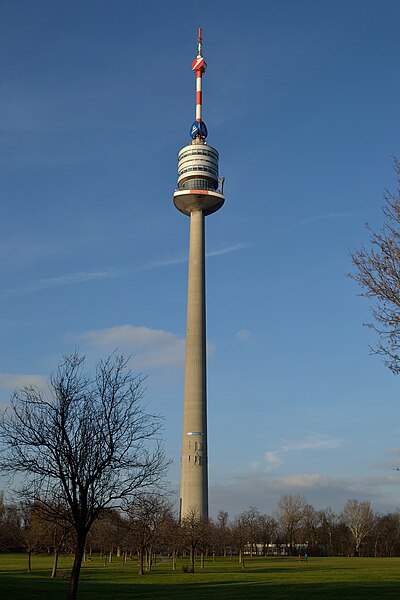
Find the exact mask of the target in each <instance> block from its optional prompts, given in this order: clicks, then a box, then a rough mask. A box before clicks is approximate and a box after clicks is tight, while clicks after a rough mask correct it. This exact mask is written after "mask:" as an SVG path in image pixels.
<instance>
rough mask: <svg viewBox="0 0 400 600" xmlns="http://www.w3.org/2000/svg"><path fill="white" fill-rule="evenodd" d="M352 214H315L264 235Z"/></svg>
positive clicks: (276, 233)
mask: <svg viewBox="0 0 400 600" xmlns="http://www.w3.org/2000/svg"><path fill="white" fill-rule="evenodd" d="M352 217H353V215H352V214H351V213H340V212H339V213H328V214H326V215H315V216H314V217H308V218H307V219H303V220H302V221H298V222H297V223H293V224H292V225H287V226H285V227H280V228H279V229H275V230H274V231H270V232H269V233H267V235H266V239H268V238H270V237H272V236H274V235H279V234H281V233H287V232H289V231H293V230H294V229H299V228H300V227H304V226H305V225H310V224H311V223H316V222H318V221H329V220H332V219H351V218H352Z"/></svg>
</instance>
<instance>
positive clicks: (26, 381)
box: [0, 373, 49, 392]
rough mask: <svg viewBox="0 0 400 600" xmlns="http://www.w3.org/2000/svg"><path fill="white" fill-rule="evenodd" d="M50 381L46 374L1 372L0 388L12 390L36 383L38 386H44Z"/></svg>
mask: <svg viewBox="0 0 400 600" xmlns="http://www.w3.org/2000/svg"><path fill="white" fill-rule="evenodd" d="M48 381H49V380H48V378H47V377H45V376H44V375H35V374H31V375H23V374H18V373H0V390H2V391H7V392H10V391H13V390H15V389H16V388H22V387H24V386H25V385H35V386H37V387H38V388H44V387H46V386H47V384H48Z"/></svg>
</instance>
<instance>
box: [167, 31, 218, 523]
mask: <svg viewBox="0 0 400 600" xmlns="http://www.w3.org/2000/svg"><path fill="white" fill-rule="evenodd" d="M192 70H193V71H194V72H195V75H196V120H195V121H194V123H193V125H192V127H191V130H190V136H191V138H192V141H191V143H190V145H189V146H185V147H184V148H182V150H180V152H179V154H178V188H177V189H176V190H175V192H174V204H175V206H176V208H177V209H178V210H180V211H181V212H182V213H183V214H184V215H187V216H188V217H190V242H189V275H188V303H187V323H186V362H185V388H184V404H183V435H182V455H181V490H180V511H179V514H180V518H181V519H182V518H185V516H187V515H188V514H190V513H191V512H192V511H195V512H196V513H197V515H198V516H199V517H208V458H207V377H206V296H205V239H204V232H205V228H204V221H205V217H206V216H208V215H211V214H212V213H213V212H215V211H217V210H218V209H220V208H221V206H222V205H223V203H224V200H225V198H224V195H223V190H222V189H221V187H220V180H219V178H218V152H217V150H216V149H215V148H212V147H211V146H208V144H207V142H206V138H207V127H206V125H205V123H204V121H202V114H201V113H202V89H201V88H202V77H203V73H204V72H205V70H206V63H205V61H204V58H203V54H202V30H201V27H199V32H198V45H197V56H196V58H195V59H194V61H193V63H192Z"/></svg>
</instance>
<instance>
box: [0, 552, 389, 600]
mask: <svg viewBox="0 0 400 600" xmlns="http://www.w3.org/2000/svg"><path fill="white" fill-rule="evenodd" d="M51 564H52V558H51V557H47V556H36V555H34V556H33V557H32V568H33V572H32V573H31V574H28V573H27V572H26V568H27V558H26V556H24V555H16V554H2V555H1V554H0V598H1V599H2V600H8V599H10V600H33V599H38V600H39V599H40V600H58V599H61V600H63V598H65V596H66V592H67V585H68V581H67V580H66V579H50V572H51ZM183 564H186V563H185V562H184V561H180V562H179V563H178V568H177V570H176V571H175V572H174V571H172V568H171V564H170V563H169V562H168V561H167V562H162V563H159V564H157V565H156V566H155V568H154V570H153V571H152V572H150V573H146V574H145V575H144V576H143V577H139V575H137V565H136V562H135V561H133V562H128V563H126V565H123V563H122V561H121V560H120V559H116V558H114V560H113V562H112V563H111V564H109V563H107V565H106V566H105V565H104V560H100V558H99V557H98V556H95V557H94V558H93V560H92V562H87V563H85V564H84V565H83V568H82V576H81V582H80V588H79V593H78V597H79V599H80V600H125V599H128V598H129V599H135V600H136V599H137V600H141V599H147V600H149V599H153V598H154V599H156V600H157V599H163V600H166V599H168V598H177V599H178V600H183V599H185V600H186V599H187V598H196V600H197V599H206V598H207V600H225V599H226V600H228V599H229V600H235V599H239V598H240V599H245V600H252V599H261V598H262V599H263V600H265V599H267V600H285V599H293V600H350V599H352V600H353V599H360V600H386V599H389V598H390V599H396V600H399V598H400V559H399V558H383V559H382V558H376V559H375V558H312V557H311V558H310V560H309V561H308V562H307V563H305V562H298V561H297V560H296V559H295V558H275V557H271V558H266V559H265V558H254V559H247V566H246V569H245V570H244V571H243V570H242V569H241V568H240V567H239V565H238V563H237V559H232V560H229V559H221V558H219V559H218V558H217V559H216V561H215V562H214V563H213V562H212V561H211V559H210V560H209V561H207V562H206V565H205V568H204V569H203V570H201V569H200V564H199V565H198V569H197V572H196V573H183V572H182V565H183ZM71 565H72V558H71V557H70V556H63V557H61V559H60V570H61V571H64V572H67V571H68V569H70V568H71Z"/></svg>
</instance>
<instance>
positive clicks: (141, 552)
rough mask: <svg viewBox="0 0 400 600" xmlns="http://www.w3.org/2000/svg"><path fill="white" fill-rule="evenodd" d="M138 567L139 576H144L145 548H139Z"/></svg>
mask: <svg viewBox="0 0 400 600" xmlns="http://www.w3.org/2000/svg"><path fill="white" fill-rule="evenodd" d="M138 567H139V570H138V573H139V575H143V548H142V547H141V546H139V547H138Z"/></svg>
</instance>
